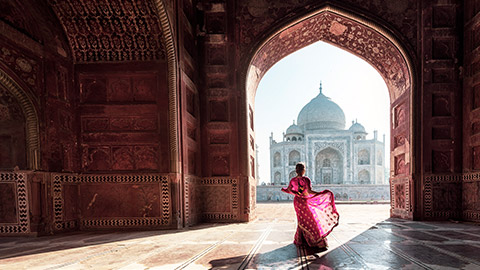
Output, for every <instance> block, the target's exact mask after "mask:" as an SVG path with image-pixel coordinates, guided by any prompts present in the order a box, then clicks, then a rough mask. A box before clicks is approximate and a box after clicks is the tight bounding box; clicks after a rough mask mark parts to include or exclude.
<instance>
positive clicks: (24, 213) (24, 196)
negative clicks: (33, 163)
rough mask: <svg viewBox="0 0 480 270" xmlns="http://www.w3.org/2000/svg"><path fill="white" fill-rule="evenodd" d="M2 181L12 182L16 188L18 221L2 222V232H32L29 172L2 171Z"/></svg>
mask: <svg viewBox="0 0 480 270" xmlns="http://www.w3.org/2000/svg"><path fill="white" fill-rule="evenodd" d="M0 183H10V184H13V185H14V186H15V189H16V192H17V194H16V202H15V203H16V212H17V222H16V223H13V224H11V223H10V224H0V235H2V234H8V235H12V234H28V233H30V211H29V204H30V202H29V198H28V186H27V173H24V172H0Z"/></svg>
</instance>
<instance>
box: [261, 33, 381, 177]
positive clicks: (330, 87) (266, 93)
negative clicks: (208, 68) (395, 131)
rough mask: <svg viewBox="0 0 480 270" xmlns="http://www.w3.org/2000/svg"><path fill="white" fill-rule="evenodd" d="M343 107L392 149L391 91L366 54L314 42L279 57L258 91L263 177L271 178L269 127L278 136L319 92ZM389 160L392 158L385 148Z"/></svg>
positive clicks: (347, 118) (370, 135)
mask: <svg viewBox="0 0 480 270" xmlns="http://www.w3.org/2000/svg"><path fill="white" fill-rule="evenodd" d="M320 81H321V82H322V92H323V94H324V95H325V96H327V97H329V98H331V100H332V101H333V102H335V103H337V104H338V105H339V106H340V108H342V109H343V112H344V113H345V122H346V125H345V128H346V129H348V128H349V127H350V126H351V124H352V120H357V121H358V123H360V124H362V125H363V126H364V127H365V129H366V131H367V132H368V135H367V139H372V138H373V131H374V130H378V138H379V140H380V141H381V140H382V139H383V134H385V135H386V139H385V141H386V142H385V146H386V149H389V143H390V141H389V138H390V128H389V122H390V113H389V107H390V102H389V93H388V90H387V86H386V84H385V81H384V80H383V78H382V77H381V76H380V74H379V73H378V71H376V70H375V68H373V66H371V65H370V64H368V63H367V62H366V61H364V60H363V59H361V58H359V57H357V56H355V55H353V54H351V53H349V52H347V51H344V50H342V49H340V48H337V47H335V46H333V45H330V44H327V43H324V42H321V41H320V42H316V43H314V44H312V45H309V46H307V47H305V48H303V49H300V50H298V51H296V52H294V53H292V54H290V55H288V56H287V57H285V58H283V59H282V60H280V61H279V62H277V63H276V64H275V65H274V66H273V67H272V68H270V70H268V71H267V73H266V74H265V75H264V77H263V78H262V80H261V81H260V84H259V86H258V89H257V93H256V96H255V121H254V123H255V132H256V134H255V137H256V142H257V145H258V150H259V154H258V160H259V175H260V181H259V183H262V182H267V183H268V182H270V141H269V138H270V133H271V132H273V138H274V140H276V141H277V142H280V141H282V133H283V132H285V131H286V129H287V128H288V127H289V126H290V125H291V124H292V123H293V120H295V123H296V122H297V116H298V113H299V112H300V110H301V109H302V108H303V106H305V105H306V104H307V103H308V102H310V100H312V99H313V98H315V97H316V96H317V95H318V93H319V85H320ZM385 153H386V155H385V158H386V160H385V161H386V162H385V164H390V162H389V158H390V155H388V151H387V150H385Z"/></svg>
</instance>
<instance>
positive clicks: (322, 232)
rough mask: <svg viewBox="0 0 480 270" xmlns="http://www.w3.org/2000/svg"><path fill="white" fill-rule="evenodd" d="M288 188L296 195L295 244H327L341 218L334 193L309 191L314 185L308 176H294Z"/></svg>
mask: <svg viewBox="0 0 480 270" xmlns="http://www.w3.org/2000/svg"><path fill="white" fill-rule="evenodd" d="M288 189H289V190H291V191H292V193H291V194H293V195H295V198H294V200H293V205H294V207H295V212H296V213H297V221H298V226H297V232H296V233H295V240H294V244H295V245H297V246H301V245H308V246H311V247H314V246H319V247H325V246H327V243H326V236H327V235H328V234H329V233H330V232H331V231H332V230H333V228H335V226H337V225H338V219H339V215H338V212H337V209H336V208H335V201H334V196H333V193H332V192H331V191H330V190H324V191H322V192H319V193H318V194H311V193H309V191H310V190H312V187H311V181H310V179H309V178H308V177H294V178H292V179H291V180H290V184H289V188H288ZM284 191H286V192H288V191H287V190H284ZM288 193H290V192H288Z"/></svg>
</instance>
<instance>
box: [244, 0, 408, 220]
mask: <svg viewBox="0 0 480 270" xmlns="http://www.w3.org/2000/svg"><path fill="white" fill-rule="evenodd" d="M317 41H324V42H327V43H330V44H332V45H335V46H338V47H340V48H342V49H344V50H346V51H348V52H351V53H353V54H354V55H356V56H358V57H360V58H362V59H364V60H365V61H367V62H368V63H369V64H371V65H372V66H373V67H374V68H375V69H377V71H378V72H379V73H380V75H381V76H382V77H383V79H384V80H385V83H386V85H387V87H388V91H389V94H390V105H391V125H390V129H391V138H390V144H391V146H390V160H391V161H390V168H391V169H390V170H391V171H390V190H391V191H390V192H391V215H392V216H394V217H401V218H407V219H412V218H413V209H414V208H413V198H414V194H415V190H413V188H414V184H413V178H412V173H413V169H412V164H414V162H413V159H414V156H413V155H412V154H411V153H413V151H412V146H413V141H412V140H413V138H414V137H413V136H412V135H413V134H412V131H413V118H412V115H413V74H412V73H413V71H412V67H411V64H410V61H409V57H408V55H407V53H406V50H405V49H404V48H403V47H402V45H401V44H400V43H399V42H398V41H397V39H396V38H395V37H394V36H393V35H392V34H390V32H389V31H387V30H386V29H384V28H383V27H381V26H378V25H375V24H374V23H372V22H369V21H366V20H365V19H362V18H360V17H358V16H355V15H354V14H349V13H347V12H344V11H341V10H339V9H336V8H332V7H329V6H326V7H324V8H322V9H320V10H316V11H315V12H313V13H311V14H309V15H306V16H304V17H302V18H300V19H297V20H296V21H293V22H291V23H290V24H288V25H285V26H284V27H282V28H281V29H279V30H278V31H276V32H274V33H273V34H272V35H270V36H269V37H268V38H266V39H265V40H264V41H263V43H261V44H260V45H259V46H258V48H257V50H256V51H255V52H254V54H253V56H252V58H251V60H250V63H249V65H248V69H247V71H246V72H247V76H246V85H245V87H246V95H245V101H246V103H245V105H246V112H247V114H246V115H245V119H246V120H247V121H246V122H247V127H246V130H247V133H246V134H245V138H247V139H246V140H244V142H245V143H244V145H243V147H247V148H248V150H247V151H245V153H248V157H246V158H245V159H244V160H247V161H248V162H250V161H251V160H252V159H253V157H254V156H255V153H254V149H252V148H251V147H249V143H248V141H249V140H248V138H254V136H255V134H254V130H253V128H252V126H253V124H251V123H252V121H253V117H252V115H253V111H254V105H255V94H256V90H257V86H258V84H259V82H260V80H261V79H262V77H263V75H264V74H265V73H266V72H267V71H268V70H269V69H270V68H271V67H272V66H273V65H274V64H275V63H277V62H278V61H280V60H281V59H282V58H283V57H285V56H287V55H289V54H291V53H293V52H295V51H297V50H299V49H301V48H303V47H305V46H308V45H310V44H312V43H314V42H317ZM248 122H249V123H248ZM248 165H250V164H248ZM248 165H247V167H248V168H250V169H249V170H250V172H249V177H250V178H254V177H255V176H254V174H253V168H252V166H248Z"/></svg>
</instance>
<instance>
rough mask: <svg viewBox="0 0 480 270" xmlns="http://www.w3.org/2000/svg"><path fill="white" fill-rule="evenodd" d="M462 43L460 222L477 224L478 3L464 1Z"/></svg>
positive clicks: (479, 162)
mask: <svg viewBox="0 0 480 270" xmlns="http://www.w3.org/2000/svg"><path fill="white" fill-rule="evenodd" d="M463 38H464V44H463V49H464V52H463V56H464V65H463V74H462V75H463V132H464V133H463V140H464V142H463V146H464V147H463V171H464V175H463V179H462V180H463V181H462V184H463V196H462V209H463V219H465V220H471V221H477V222H478V221H480V177H479V173H478V171H479V169H480V139H479V138H480V135H479V133H480V128H479V127H480V109H479V108H480V1H478V0H475V1H465V6H464V37H463Z"/></svg>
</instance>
